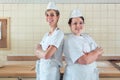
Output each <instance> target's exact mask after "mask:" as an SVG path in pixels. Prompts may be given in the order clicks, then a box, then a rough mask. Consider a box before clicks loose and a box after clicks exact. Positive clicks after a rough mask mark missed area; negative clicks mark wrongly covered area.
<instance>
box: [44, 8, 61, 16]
mask: <svg viewBox="0 0 120 80" xmlns="http://www.w3.org/2000/svg"><path fill="white" fill-rule="evenodd" d="M50 10H54V9H47V10H46V11H45V14H47V12H48V11H50ZM54 11H55V13H56V15H57V16H59V15H60V12H59V11H58V10H54Z"/></svg>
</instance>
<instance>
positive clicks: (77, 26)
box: [70, 17, 84, 36]
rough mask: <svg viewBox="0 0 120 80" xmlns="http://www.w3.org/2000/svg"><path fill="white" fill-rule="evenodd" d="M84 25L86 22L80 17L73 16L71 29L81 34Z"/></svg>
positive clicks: (74, 32) (76, 33)
mask: <svg viewBox="0 0 120 80" xmlns="http://www.w3.org/2000/svg"><path fill="white" fill-rule="evenodd" d="M83 26H84V22H83V20H82V19H81V18H80V17H76V18H72V22H71V24H70V29H71V31H72V33H73V34H75V35H77V36H80V34H81V32H82V29H83Z"/></svg>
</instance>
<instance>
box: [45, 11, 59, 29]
mask: <svg viewBox="0 0 120 80" xmlns="http://www.w3.org/2000/svg"><path fill="white" fill-rule="evenodd" d="M45 16H46V21H47V22H48V23H49V25H50V26H51V27H57V22H58V20H59V14H57V12H56V11H55V10H52V9H51V10H47V11H46V13H45Z"/></svg>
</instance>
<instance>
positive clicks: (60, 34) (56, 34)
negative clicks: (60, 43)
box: [55, 28, 64, 37]
mask: <svg viewBox="0 0 120 80" xmlns="http://www.w3.org/2000/svg"><path fill="white" fill-rule="evenodd" d="M55 36H58V37H60V36H61V37H64V32H63V31H62V30H60V29H59V28H58V29H57V30H56V33H55Z"/></svg>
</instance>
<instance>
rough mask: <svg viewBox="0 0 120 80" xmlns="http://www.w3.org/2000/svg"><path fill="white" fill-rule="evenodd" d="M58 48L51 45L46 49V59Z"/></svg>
mask: <svg viewBox="0 0 120 80" xmlns="http://www.w3.org/2000/svg"><path fill="white" fill-rule="evenodd" d="M56 50H57V48H56V47H55V46H52V45H51V46H49V48H48V49H47V50H46V51H45V56H44V58H45V59H50V58H51V57H52V56H53V55H54V53H55V52H56Z"/></svg>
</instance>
